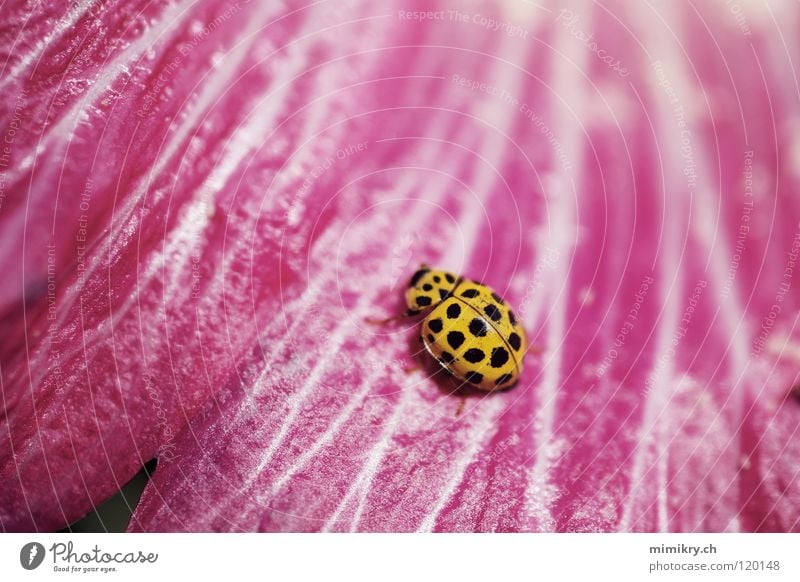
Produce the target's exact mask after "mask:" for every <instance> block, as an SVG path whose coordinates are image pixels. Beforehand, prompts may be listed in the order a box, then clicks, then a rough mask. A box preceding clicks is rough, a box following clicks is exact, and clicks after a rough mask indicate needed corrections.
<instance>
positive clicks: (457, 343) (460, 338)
mask: <svg viewBox="0 0 800 582" xmlns="http://www.w3.org/2000/svg"><path fill="white" fill-rule="evenodd" d="M447 343H448V344H450V347H451V348H453V349H454V350H457V349H458V348H460V347H461V344H463V343H464V334H463V333H461V332H460V331H451V332H450V333H448V334H447Z"/></svg>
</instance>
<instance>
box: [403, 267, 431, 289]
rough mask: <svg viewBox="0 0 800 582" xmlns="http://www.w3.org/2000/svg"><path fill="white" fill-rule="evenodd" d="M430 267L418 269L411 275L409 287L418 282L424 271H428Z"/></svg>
mask: <svg viewBox="0 0 800 582" xmlns="http://www.w3.org/2000/svg"><path fill="white" fill-rule="evenodd" d="M429 272H430V269H419V270H418V271H417V272H416V273H414V275H412V277H411V282H410V283H409V284H408V286H409V287H414V286H416V284H417V283H419V280H420V279H422V277H424V276H425V273H429Z"/></svg>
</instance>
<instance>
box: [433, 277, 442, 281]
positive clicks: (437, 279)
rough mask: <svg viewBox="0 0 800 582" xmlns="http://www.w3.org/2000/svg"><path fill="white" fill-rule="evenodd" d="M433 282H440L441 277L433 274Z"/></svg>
mask: <svg viewBox="0 0 800 582" xmlns="http://www.w3.org/2000/svg"><path fill="white" fill-rule="evenodd" d="M433 282H434V283H441V282H442V278H441V277H440V276H439V275H434V276H433Z"/></svg>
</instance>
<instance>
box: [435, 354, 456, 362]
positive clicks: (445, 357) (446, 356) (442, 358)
mask: <svg viewBox="0 0 800 582" xmlns="http://www.w3.org/2000/svg"><path fill="white" fill-rule="evenodd" d="M439 361H440V362H444V363H445V364H452V363H453V362H454V361H455V358H454V357H453V354H451V353H450V352H442V355H441V356H439Z"/></svg>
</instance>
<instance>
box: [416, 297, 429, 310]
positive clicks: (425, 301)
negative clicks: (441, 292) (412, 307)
mask: <svg viewBox="0 0 800 582" xmlns="http://www.w3.org/2000/svg"><path fill="white" fill-rule="evenodd" d="M430 304H431V298H430V297H428V296H427V295H420V296H419V297H417V305H419V306H420V307H427V306H428V305H430Z"/></svg>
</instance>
